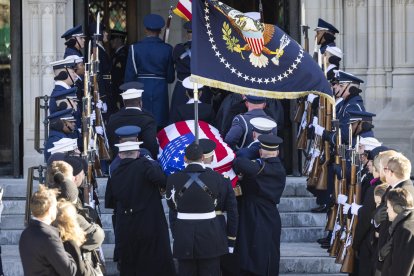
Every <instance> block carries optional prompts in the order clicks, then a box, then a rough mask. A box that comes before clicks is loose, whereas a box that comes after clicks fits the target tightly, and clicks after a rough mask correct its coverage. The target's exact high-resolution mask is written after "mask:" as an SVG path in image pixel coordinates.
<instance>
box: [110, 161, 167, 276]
mask: <svg viewBox="0 0 414 276" xmlns="http://www.w3.org/2000/svg"><path fill="white" fill-rule="evenodd" d="M165 180H166V178H165V175H164V173H163V172H162V170H161V169H160V168H159V167H157V166H153V165H152V164H151V162H150V161H148V160H147V159H146V158H142V157H138V158H137V159H132V158H126V159H123V160H122V161H121V163H120V165H119V167H118V168H117V169H116V170H115V171H114V173H113V175H112V177H111V178H110V180H109V181H110V182H111V185H110V187H111V193H112V195H113V199H114V201H115V204H116V225H115V240H116V243H117V246H118V248H119V260H120V268H121V271H120V272H121V275H137V274H142V275H165V276H169V275H174V274H175V273H174V264H173V261H172V255H171V249H170V239H169V234H168V225H167V221H166V219H165V215H164V209H163V207H162V204H161V196H160V193H159V188H165Z"/></svg>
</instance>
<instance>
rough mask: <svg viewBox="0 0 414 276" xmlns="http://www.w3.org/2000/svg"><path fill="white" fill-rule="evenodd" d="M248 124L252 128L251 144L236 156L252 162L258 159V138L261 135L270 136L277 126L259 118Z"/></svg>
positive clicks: (272, 122)
mask: <svg viewBox="0 0 414 276" xmlns="http://www.w3.org/2000/svg"><path fill="white" fill-rule="evenodd" d="M250 124H251V125H252V126H253V142H251V143H250V144H249V145H248V146H247V147H245V148H242V149H239V150H238V151H237V154H236V156H237V157H246V158H248V159H250V160H254V159H257V158H260V153H259V150H260V141H259V139H258V138H259V137H260V135H262V134H271V133H272V130H273V129H276V126H277V124H276V123H275V122H274V121H272V120H269V119H266V118H261V117H258V118H253V119H251V120H250Z"/></svg>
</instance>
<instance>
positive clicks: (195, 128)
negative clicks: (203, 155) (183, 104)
mask: <svg viewBox="0 0 414 276" xmlns="http://www.w3.org/2000/svg"><path fill="white" fill-rule="evenodd" d="M193 91H194V136H195V142H196V144H198V85H197V83H195V82H194V90H193Z"/></svg>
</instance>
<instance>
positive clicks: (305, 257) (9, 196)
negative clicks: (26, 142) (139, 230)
mask: <svg viewBox="0 0 414 276" xmlns="http://www.w3.org/2000/svg"><path fill="white" fill-rule="evenodd" d="M305 185H306V184H305V179H304V178H300V177H289V178H288V179H287V185H286V188H285V191H284V194H283V197H282V199H281V202H280V204H279V212H280V215H281V218H282V237H281V241H282V244H281V255H282V256H281V261H280V274H281V275H284V276H288V275H289V276H299V275H301V276H304V275H325V276H328V275H329V276H337V275H341V274H340V273H339V272H338V271H339V269H340V266H338V265H336V264H335V263H334V259H333V258H330V257H329V256H328V254H327V253H326V250H323V249H321V248H320V247H319V245H318V244H317V243H316V242H315V241H316V239H318V238H320V237H323V236H324V235H325V232H324V226H325V215H324V214H313V213H310V212H309V210H310V209H311V208H313V207H315V200H314V198H313V197H312V195H311V194H309V193H308V192H307V191H306V189H305ZM0 186H2V187H4V189H5V194H4V196H3V201H4V210H3V215H2V221H1V224H0V244H1V247H2V262H3V269H4V275H6V276H21V275H23V269H22V266H21V262H20V256H19V250H18V243H19V238H20V234H21V232H22V230H23V229H24V211H25V196H26V181H25V180H23V179H0ZM105 187H106V179H99V190H98V193H99V197H100V198H101V203H102V205H101V206H103V197H104V193H105ZM36 189H37V187H36V185H35V187H34V190H36ZM164 209H165V211H166V215H167V213H168V208H167V207H166V204H165V202H164ZM101 212H102V216H101V218H102V223H103V225H104V230H105V233H106V237H105V242H104V245H103V252H104V255H105V258H106V267H107V272H108V273H107V274H108V275H118V274H117V270H116V265H115V263H113V262H112V255H113V247H114V234H113V231H112V222H111V213H112V210H109V209H105V208H101ZM342 275H343V274H342Z"/></svg>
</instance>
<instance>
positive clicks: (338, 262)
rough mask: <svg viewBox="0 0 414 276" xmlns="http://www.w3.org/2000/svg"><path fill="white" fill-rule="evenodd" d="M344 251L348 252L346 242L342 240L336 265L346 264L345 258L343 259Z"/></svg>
mask: <svg viewBox="0 0 414 276" xmlns="http://www.w3.org/2000/svg"><path fill="white" fill-rule="evenodd" d="M344 250H346V248H345V241H343V240H340V241H339V250H338V255H336V259H335V263H336V264H342V263H343V262H344V258H343V255H344Z"/></svg>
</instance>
